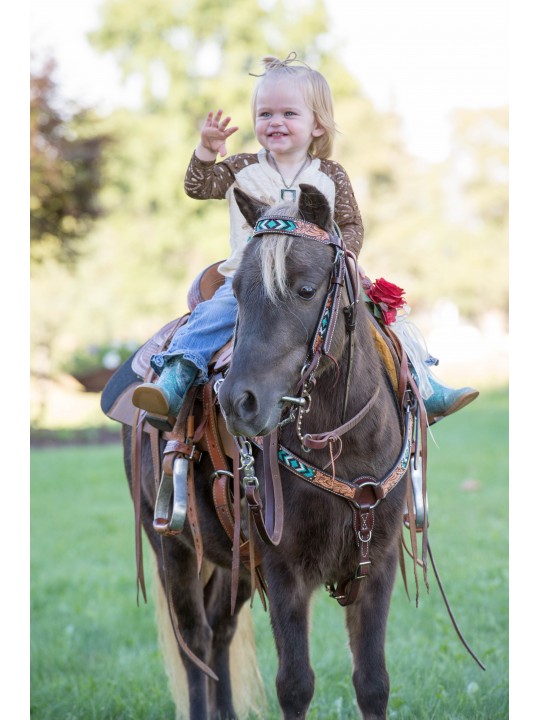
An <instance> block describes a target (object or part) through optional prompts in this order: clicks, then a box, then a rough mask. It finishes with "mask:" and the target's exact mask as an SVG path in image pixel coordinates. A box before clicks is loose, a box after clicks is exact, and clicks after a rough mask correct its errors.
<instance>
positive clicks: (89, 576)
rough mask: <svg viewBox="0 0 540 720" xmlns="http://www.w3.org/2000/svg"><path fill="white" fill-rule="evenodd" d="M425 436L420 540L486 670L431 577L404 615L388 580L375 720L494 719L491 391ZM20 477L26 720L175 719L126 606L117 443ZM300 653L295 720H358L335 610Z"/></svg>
mask: <svg viewBox="0 0 540 720" xmlns="http://www.w3.org/2000/svg"><path fill="white" fill-rule="evenodd" d="M433 436H434V441H433V440H432V441H431V442H430V448H429V473H428V487H429V504H430V541H431V545H432V548H433V552H434V556H435V560H436V562H437V565H438V569H439V572H440V574H441V576H442V579H443V582H444V584H445V588H446V591H447V594H448V596H449V600H450V604H451V606H452V608H453V610H454V612H455V614H456V616H457V620H458V623H459V624H460V627H461V629H462V631H463V633H464V635H465V637H466V638H467V640H468V641H469V643H470V644H471V645H472V647H473V649H474V650H475V652H476V653H477V654H478V655H479V657H480V659H481V660H482V661H483V662H484V664H485V665H486V666H487V671H486V672H483V671H482V670H480V669H479V668H478V667H477V665H476V664H475V663H474V661H473V660H472V659H471V658H470V657H469V655H468V654H467V652H466V650H465V649H464V648H463V646H462V645H461V643H460V642H459V640H458V638H457V636H456V635H455V633H454V630H453V628H452V626H451V623H450V620H449V618H448V616H447V614H446V609H445V607H444V605H443V602H442V599H441V597H440V594H439V591H438V588H437V585H436V582H435V578H434V576H433V574H432V573H430V584H431V592H430V594H427V592H426V591H425V589H424V588H422V590H421V594H420V603H419V608H415V605H414V599H413V600H412V601H411V602H409V601H408V600H407V597H406V595H405V592H404V589H403V584H402V582H401V579H400V578H398V580H397V582H396V587H395V590H394V599H393V603H392V609H391V613H390V620H389V625H388V637H387V660H388V668H389V672H390V678H391V686H392V689H391V699H390V709H389V716H390V718H400V719H403V720H407V719H411V720H412V718H415V720H424V719H425V720H427V719H428V718H433V719H436V720H458V719H463V720H474V719H476V718H477V719H478V720H480V719H481V718H482V719H484V718H487V719H489V720H497V719H502V718H507V717H508V512H507V506H508V397H507V392H506V390H495V391H492V392H484V393H482V395H481V396H480V398H479V399H478V400H477V401H476V402H475V403H473V405H471V406H470V407H469V408H467V409H466V410H464V411H463V412H462V413H460V414H459V415H457V416H453V417H450V418H448V419H446V420H445V421H444V422H443V423H441V424H440V425H439V426H436V427H434V428H433ZM435 443H436V444H435ZM31 473H32V475H31V480H32V487H31V520H32V525H31V715H32V717H33V718H35V719H36V720H38V719H39V720H53V718H54V720H86V719H87V718H88V719H93V718H95V719H96V720H98V719H99V720H108V719H111V720H113V719H114V720H120V719H122V720H123V719H124V718H125V719H128V718H133V719H134V720H152V719H156V720H157V719H158V718H159V719H160V720H164V719H165V718H171V719H172V718H174V708H173V704H172V701H171V700H170V696H169V692H168V688H167V680H166V677H165V673H164V671H163V668H162V665H161V659H160V653H159V649H158V645H157V639H156V632H155V628H154V614H153V613H154V610H153V603H152V601H150V602H149V604H148V605H144V604H142V605H141V606H140V607H137V606H136V602H135V557H134V529H133V510H132V504H131V500H130V497H129V493H128V490H127V484H126V481H125V477H124V473H123V464H122V453H121V448H120V445H119V444H118V445H114V444H113V445H102V446H99V445H87V446H78V447H62V448H43V449H37V448H36V449H34V450H33V451H32V453H31ZM146 557H147V558H148V549H147V552H146ZM147 565H148V563H147ZM411 570H412V569H411V568H410V567H409V585H410V584H411V581H412V575H411ZM150 574H151V573H150V572H149V571H148V572H147V576H150ZM147 579H148V580H149V579H150V578H149V577H147ZM254 615H255V623H256V632H257V643H258V653H259V658H260V664H261V671H262V674H263V678H264V680H265V684H266V688H267V694H268V697H269V707H270V711H269V712H270V714H269V717H268V720H274V719H275V720H277V719H278V718H279V717H280V714H279V711H278V706H277V701H276V699H275V691H274V677H275V671H276V654H275V650H274V645H273V641H272V637H271V632H270V627H269V620H268V616H267V615H266V614H265V613H264V612H263V611H262V609H261V607H260V604H258V603H256V605H255V609H254ZM311 643H312V665H313V668H314V670H315V673H316V676H317V686H316V695H315V698H314V700H313V703H312V706H311V710H310V713H309V718H310V720H323V719H324V720H347V719H349V718H358V712H357V710H356V702H355V700H354V694H353V689H352V684H351V680H350V676H351V662H350V654H349V650H348V647H347V637H346V633H345V628H344V617H343V610H342V608H340V607H339V606H338V605H337V603H335V601H332V600H331V599H330V598H328V597H327V596H326V594H324V593H323V592H322V591H321V592H320V593H319V594H318V595H317V597H316V598H315V602H314V606H313V613H312V634H311Z"/></svg>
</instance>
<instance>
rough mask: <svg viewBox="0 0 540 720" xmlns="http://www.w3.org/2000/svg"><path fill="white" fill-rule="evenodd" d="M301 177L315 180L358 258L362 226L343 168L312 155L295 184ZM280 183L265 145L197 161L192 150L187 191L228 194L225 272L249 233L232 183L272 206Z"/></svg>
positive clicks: (206, 195) (205, 197)
mask: <svg viewBox="0 0 540 720" xmlns="http://www.w3.org/2000/svg"><path fill="white" fill-rule="evenodd" d="M304 182H306V183H309V184H312V185H315V187H318V189H319V190H321V192H323V193H324V194H325V195H326V196H327V197H328V201H329V203H330V205H331V206H333V209H334V220H335V222H336V223H337V225H338V227H339V229H340V230H341V233H342V235H343V240H344V243H345V246H346V247H347V249H348V250H350V251H351V252H352V253H353V254H354V255H355V257H357V256H358V253H359V252H360V249H361V247H362V242H363V236H364V229H363V225H362V218H361V216H360V211H359V209H358V205H357V202H356V199H355V196H354V191H353V188H352V185H351V182H350V180H349V177H348V175H347V173H346V172H345V170H344V169H343V167H342V166H341V165H340V164H339V163H337V162H335V161H333V160H320V159H318V158H315V159H314V160H313V162H312V165H311V167H309V168H308V169H307V170H306V171H305V172H304V173H302V175H301V176H300V177H299V178H298V183H304ZM280 184H281V179H280V177H279V176H278V173H276V172H275V171H274V170H273V169H272V168H271V166H269V164H268V163H267V161H266V155H265V151H264V150H261V151H259V152H258V153H256V154H255V153H241V154H238V155H231V156H230V157H228V158H226V159H225V160H223V161H220V162H217V163H216V162H214V161H209V162H208V161H203V160H200V159H199V158H198V157H197V156H196V155H195V153H193V155H192V157H191V160H190V163H189V166H188V169H187V172H186V177H185V180H184V189H185V191H186V194H187V195H188V196H189V197H191V198H195V199H197V200H211V199H227V200H228V202H229V210H230V216H231V237H230V241H231V256H230V257H229V258H228V260H227V261H225V263H223V264H222V265H221V266H220V271H221V272H222V273H223V274H224V275H233V274H234V272H235V270H236V269H237V267H238V264H239V262H240V258H241V254H242V251H243V248H244V246H245V243H246V242H247V239H248V237H249V235H250V233H251V228H249V227H248V225H247V223H246V222H245V220H244V218H243V217H242V216H241V214H240V211H239V209H238V206H237V205H236V200H235V198H234V194H233V192H232V190H233V186H236V187H239V188H241V189H242V190H244V191H245V192H246V193H248V194H250V195H252V196H253V197H255V198H257V199H258V200H260V201H262V202H266V203H267V204H269V205H272V204H274V203H275V202H277V200H278V198H279V186H280ZM329 195H330V197H329Z"/></svg>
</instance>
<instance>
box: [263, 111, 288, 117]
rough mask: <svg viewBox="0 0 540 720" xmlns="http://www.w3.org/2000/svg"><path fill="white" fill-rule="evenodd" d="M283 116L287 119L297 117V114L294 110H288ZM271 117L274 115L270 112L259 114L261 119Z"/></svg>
mask: <svg viewBox="0 0 540 720" xmlns="http://www.w3.org/2000/svg"><path fill="white" fill-rule="evenodd" d="M283 115H284V116H285V117H294V116H295V115H296V113H295V112H293V111H292V110H287V112H284V113H283ZM271 116H272V113H270V112H262V113H259V117H261V118H269V117H271Z"/></svg>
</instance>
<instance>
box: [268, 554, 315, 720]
mask: <svg viewBox="0 0 540 720" xmlns="http://www.w3.org/2000/svg"><path fill="white" fill-rule="evenodd" d="M266 576H267V579H268V594H269V599H270V617H271V621H272V629H273V631H274V638H275V641H276V647H277V653H278V673H277V677H276V689H277V696H278V700H279V704H280V706H281V709H282V711H283V718H284V720H293V718H294V720H302V718H305V717H306V713H307V711H308V708H309V705H310V703H311V700H312V698H313V693H314V691H315V674H314V672H313V670H312V668H311V666H310V662H309V641H308V617H309V601H310V597H311V594H312V588H307V587H306V585H305V583H304V582H303V581H302V579H301V578H297V577H295V575H294V572H293V569H291V568H289V567H287V566H285V565H280V566H279V567H276V566H273V567H270V568H267V569H266Z"/></svg>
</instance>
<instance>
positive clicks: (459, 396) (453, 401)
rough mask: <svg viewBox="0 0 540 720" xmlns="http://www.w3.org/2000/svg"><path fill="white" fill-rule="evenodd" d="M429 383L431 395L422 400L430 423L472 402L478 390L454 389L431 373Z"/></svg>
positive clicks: (468, 388) (469, 388)
mask: <svg viewBox="0 0 540 720" xmlns="http://www.w3.org/2000/svg"><path fill="white" fill-rule="evenodd" d="M429 383H430V385H431V387H432V389H433V395H430V396H429V397H428V399H427V400H424V407H425V408H426V412H427V415H428V421H429V424H430V425H433V424H434V423H436V422H439V420H442V419H443V418H445V417H448V415H452V413H455V412H457V411H458V410H461V409H462V408H464V407H465V406H466V405H468V404H469V403H472V401H473V400H475V399H476V398H477V397H478V394H479V393H478V390H475V389H474V388H471V387H462V388H459V389H458V390H454V389H453V388H451V387H448V386H447V385H443V384H442V383H440V382H439V381H438V380H436V379H435V378H434V377H432V376H431V375H430V376H429Z"/></svg>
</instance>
